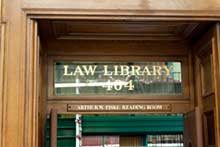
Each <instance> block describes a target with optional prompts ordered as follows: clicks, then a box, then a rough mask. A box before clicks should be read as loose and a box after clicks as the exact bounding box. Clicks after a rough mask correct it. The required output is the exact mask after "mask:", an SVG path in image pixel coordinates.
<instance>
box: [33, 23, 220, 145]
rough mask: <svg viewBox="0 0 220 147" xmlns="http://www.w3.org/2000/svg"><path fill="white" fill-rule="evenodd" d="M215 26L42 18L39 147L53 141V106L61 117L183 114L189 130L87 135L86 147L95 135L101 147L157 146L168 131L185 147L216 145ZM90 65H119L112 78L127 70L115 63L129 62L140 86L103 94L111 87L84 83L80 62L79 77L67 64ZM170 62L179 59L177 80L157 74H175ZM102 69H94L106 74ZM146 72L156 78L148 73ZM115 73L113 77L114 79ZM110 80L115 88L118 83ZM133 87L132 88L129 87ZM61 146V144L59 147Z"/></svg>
mask: <svg viewBox="0 0 220 147" xmlns="http://www.w3.org/2000/svg"><path fill="white" fill-rule="evenodd" d="M215 26H216V24H215V22H205V21H166V22H165V21H163V22H161V21H129V20H127V21H121V20H45V19H44V20H38V35H39V36H38V37H39V42H38V43H39V44H38V46H37V47H39V50H40V66H39V67H40V70H39V71H40V72H39V73H40V79H41V80H40V84H41V85H40V89H41V90H40V100H39V104H40V105H39V116H40V117H39V132H40V133H39V138H41V139H40V140H41V143H40V144H41V146H45V144H46V146H51V142H50V141H49V142H48V141H47V139H48V136H47V135H46V133H45V130H47V129H48V123H47V121H48V120H47V116H48V114H50V112H51V111H52V110H54V109H55V110H56V111H57V112H58V114H59V115H58V117H57V121H59V117H60V116H61V117H63V116H64V115H67V114H68V115H71V116H70V119H71V117H73V116H74V115H75V114H77V113H80V114H82V115H88V114H89V115H91V114H93V115H94V114H96V115H97V116H102V115H103V116H104V115H109V114H111V115H123V116H129V115H131V114H132V115H133V114H134V115H135V116H138V115H146V116H150V115H151V114H162V116H163V115H165V116H167V117H168V116H178V115H177V114H183V116H181V117H183V121H182V123H183V124H184V126H185V127H184V130H182V132H183V133H182V134H181V133H180V134H175V133H174V134H173V133H169V131H168V133H167V132H165V133H159V134H157V133H156V134H155V133H152V132H151V133H149V134H148V133H147V134H143V133H142V134H141V133H140V134H139V133H135V135H134V136H133V134H129V133H128V134H117V133H116V134H114V133H113V134H112V133H110V134H105V133H104V134H103V133H100V134H94V135H93V134H90V133H88V134H85V139H84V140H85V141H84V142H85V146H87V145H88V144H86V143H88V142H87V141H86V140H91V138H92V139H95V140H96V139H97V140H98V141H97V142H99V141H100V140H101V141H102V144H101V145H105V141H106V140H107V142H108V139H107V138H111V137H112V140H114V142H115V143H116V142H119V145H120V146H121V145H123V146H127V144H132V142H129V141H131V140H133V141H134V142H136V144H138V145H142V146H144V145H146V143H148V145H150V144H154V143H155V138H164V137H165V136H166V137H168V140H172V139H170V138H175V137H174V136H175V135H177V136H178V137H177V138H178V139H180V140H181V141H179V142H181V143H180V145H184V147H190V146H197V147H202V146H203V145H206V146H208V145H212V146H213V145H215V144H216V137H217V136H216V135H217V134H216V132H215V131H213V129H214V127H216V126H217V122H216V120H215V119H214V118H215V117H216V116H217V113H216V111H215V109H216V89H215V88H214V87H215V80H210V79H213V78H214V76H215V74H216V71H215V68H214V67H215V66H216V65H215V64H216V60H215V58H216V57H215V52H214V50H215V47H216V44H215V43H216V42H215V41H214V39H215V31H216V29H213V28H215ZM85 63H87V65H93V66H94V67H96V66H99V65H101V66H102V67H106V71H107V69H110V68H107V65H108V66H112V67H114V72H111V71H110V72H109V70H108V72H106V73H107V74H106V75H107V76H108V77H107V78H108V79H107V81H108V80H112V79H113V78H114V76H118V75H120V74H122V71H123V70H122V71H118V70H117V69H119V64H118V63H121V64H120V65H123V66H124V67H125V65H126V69H129V70H130V69H132V68H133V71H132V70H131V71H129V72H131V73H132V72H133V73H134V74H133V75H132V76H136V77H137V78H134V81H135V82H136V86H135V87H136V89H135V90H134V91H132V92H130V91H128V90H127V91H126V90H123V91H120V90H121V87H120V88H119V87H117V86H118V85H116V86H115V87H114V89H113V90H112V91H110V92H109V91H106V90H108V87H107V88H106V87H105V88H106V89H104V90H103V89H101V90H99V89H98V88H91V85H94V83H92V84H91V83H90V84H88V83H86V84H85V82H86V80H85V78H87V77H86V76H87V75H86V74H85V73H83V72H86V70H85V69H84V68H83V72H82V73H80V72H81V71H80V70H81V67H79V68H78V72H79V73H80V74H81V75H79V76H82V77H81V79H80V78H75V77H71V76H75V75H77V74H75V75H74V73H75V71H76V70H75V69H74V68H72V69H71V68H68V66H69V67H71V66H72V67H74V66H75V67H77V66H78V65H81V66H82V67H83V66H84V64H85ZM171 63H178V64H177V65H178V67H179V68H176V69H175V70H173V71H174V72H177V71H178V75H180V76H179V78H177V77H176V76H175V74H172V75H171V74H169V76H164V77H163V78H158V76H161V75H162V76H163V74H164V75H166V74H168V73H170V72H168V70H165V69H166V68H167V67H169V66H170V65H171ZM143 64H144V65H146V66H143ZM172 65H173V64H172ZM59 66H60V68H59ZM88 67H89V66H88ZM139 67H140V70H139ZM142 67H144V68H142ZM148 67H149V69H148ZM161 67H164V69H162V68H161ZM156 68H157V69H156ZM69 69H70V70H69ZM151 69H152V70H151ZM153 69H154V70H153ZM159 69H162V70H159ZM71 70H72V71H71ZM100 71H101V70H99V71H98V72H97V73H102V72H100ZM129 72H127V73H129ZM174 72H173V73H174ZM116 73H120V74H118V75H117V74H116ZM143 73H144V74H146V73H147V74H148V75H150V76H151V77H150V78H149V77H147V78H146V77H145V75H144V74H143ZM153 73H155V74H153ZM95 74H96V73H95ZM113 74H115V75H114V76H112V75H113ZM59 75H60V76H59ZM106 75H105V76H106ZM140 75H142V76H143V77H144V78H143V77H140ZM155 75H156V76H155ZM63 76H68V78H66V79H65V80H66V81H65V80H63V79H62V78H63ZM126 76H130V75H126ZM153 76H155V77H153ZM97 77H98V78H100V79H106V77H105V78H101V77H102V76H101V75H98V74H97V76H96V77H95V78H97ZM109 77H111V79H109ZM90 78H92V80H91V79H90V82H91V81H92V82H94V81H96V80H97V79H95V78H94V76H91V75H90ZM120 78H121V77H120ZM138 78H139V79H138ZM73 79H74V80H75V81H77V82H75V83H70V82H69V80H70V81H71V80H73ZM76 79H78V80H76ZM79 79H80V80H79ZM143 79H144V80H143ZM149 79H150V80H149ZM176 79H177V80H176ZM62 80H63V81H62ZM82 80H85V81H83V83H82V82H80V81H82ZM123 80H125V79H122V83H123V82H124V81H123ZM59 82H60V83H59ZM68 82H69V83H68ZM71 82H72V81H71ZM98 82H100V81H98ZM101 82H102V83H103V81H101ZM111 82H112V81H110V85H111V84H115V83H111ZM119 83H121V82H119ZM77 84H78V85H77ZM96 84H97V81H96ZM108 84H109V83H108ZM66 85H69V86H70V87H68V88H70V89H65V88H66V87H65V86H66ZM76 85H77V86H76ZM79 85H84V86H85V85H87V86H88V85H90V87H89V88H88V87H84V90H82V89H83V88H81V91H80V90H79V89H80V88H79ZM56 86H58V87H56ZM59 86H61V87H59ZM71 86H75V87H71ZM125 86H127V85H125ZM62 88H63V89H62ZM71 88H72V89H71ZM73 88H75V89H73ZM130 89H133V88H132V87H130ZM84 106H86V107H87V106H89V108H86V109H84ZM90 106H91V107H90ZM107 106H111V108H107ZM96 107H97V109H96ZM99 107H100V108H101V109H99ZM102 107H104V108H102ZM124 107H125V109H124ZM127 107H128V108H127ZM131 107H132V108H131ZM122 108H123V109H122ZM148 108H149V109H148ZM197 112H199V113H197ZM97 116H96V117H97ZM123 116H121V117H123ZM185 116H187V117H185ZM178 117H179V116H178ZM185 118H188V119H185ZM72 120H74V119H72ZM162 122H163V121H162ZM191 122H193V124H192V123H191ZM46 124H47V125H46ZM51 125H52V124H51ZM188 126H190V127H188ZM212 126H214V127H212ZM67 128H68V127H67ZM173 128H175V127H172V128H170V131H172V129H173ZM103 130H104V129H103ZM128 130H129V129H128ZM46 132H47V131H46ZM68 133H70V134H71V133H73V132H67V134H68ZM58 134H59V132H58ZM72 135H73V134H72ZM97 135H98V136H97ZM164 135H165V136H164ZM169 135H170V136H169ZM210 136H212V137H210ZM72 137H73V136H72ZM67 138H68V137H67ZM131 138H132V139H131ZM182 138H184V139H182ZM213 138H214V139H213ZM63 140H65V138H63ZM73 140H74V139H73ZM110 140H111V139H110ZM152 140H153V141H152ZM174 140H175V139H174ZM182 140H183V141H184V143H182ZM156 141H157V139H156ZM179 142H178V143H179ZM56 143H58V142H56ZM72 143H73V142H72ZM73 144H74V143H73ZM62 145H63V144H62V143H61V144H60V146H62ZM132 145H133V144H132ZM154 145H155V144H154ZM58 146H59V145H58ZM67 146H68V145H67ZM71 146H72V145H71ZM51 147H53V146H51Z"/></svg>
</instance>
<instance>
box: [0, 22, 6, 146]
mask: <svg viewBox="0 0 220 147" xmlns="http://www.w3.org/2000/svg"><path fill="white" fill-rule="evenodd" d="M5 32H6V24H4V23H1V24H0V147H2V146H3V135H4V133H5V128H4V125H5V108H6V107H5V106H6V103H5V98H4V92H3V91H4V88H5V80H4V79H5V74H4V72H5V71H4V67H5V64H4V62H5V61H4V60H5V52H6V50H5V41H6V36H5V35H6V33H5Z"/></svg>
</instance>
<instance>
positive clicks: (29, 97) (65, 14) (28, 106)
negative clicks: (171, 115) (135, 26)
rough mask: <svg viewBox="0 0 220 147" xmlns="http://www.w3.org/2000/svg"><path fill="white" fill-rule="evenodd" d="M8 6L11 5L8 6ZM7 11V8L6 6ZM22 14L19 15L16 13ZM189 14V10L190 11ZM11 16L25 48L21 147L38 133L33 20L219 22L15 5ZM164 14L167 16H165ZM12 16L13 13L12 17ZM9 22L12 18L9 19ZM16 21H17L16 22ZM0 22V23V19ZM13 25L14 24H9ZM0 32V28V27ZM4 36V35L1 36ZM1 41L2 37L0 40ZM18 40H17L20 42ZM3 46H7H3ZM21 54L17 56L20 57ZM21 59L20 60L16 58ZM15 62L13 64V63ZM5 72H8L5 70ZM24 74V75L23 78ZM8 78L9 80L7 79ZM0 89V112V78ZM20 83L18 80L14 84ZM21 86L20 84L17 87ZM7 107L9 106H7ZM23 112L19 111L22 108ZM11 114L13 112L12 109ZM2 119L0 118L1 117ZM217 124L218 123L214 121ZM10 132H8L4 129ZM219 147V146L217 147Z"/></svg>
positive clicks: (33, 144)
mask: <svg viewBox="0 0 220 147" xmlns="http://www.w3.org/2000/svg"><path fill="white" fill-rule="evenodd" d="M11 7H12V6H11ZM9 8H10V7H9ZM20 11H22V12H20ZM190 12H191V11H190ZM14 13H22V14H21V16H22V20H21V21H19V23H21V24H19V25H21V26H22V29H24V30H25V31H24V32H25V33H26V34H25V35H24V34H23V35H22V34H21V35H20V36H21V38H24V40H25V41H24V42H22V43H21V45H22V47H24V48H25V49H24V50H23V51H22V53H24V54H25V56H24V58H25V59H24V61H26V62H25V65H23V66H21V67H23V68H24V69H23V70H24V74H23V73H21V75H19V76H18V77H20V78H21V83H22V82H24V83H25V84H24V85H25V86H24V89H23V88H21V89H22V91H24V92H23V93H22V92H21V93H20V95H19V96H17V97H18V98H21V101H20V102H19V104H23V105H24V106H25V108H24V110H19V112H21V113H23V114H20V115H21V116H19V117H22V116H23V117H24V118H22V120H20V119H21V118H19V122H18V123H19V125H16V126H23V129H22V128H21V129H20V130H23V131H22V132H21V134H20V133H18V132H19V130H18V132H16V134H17V135H18V134H20V135H21V136H19V138H18V139H16V140H17V141H18V142H16V143H14V144H15V145H16V146H23V147H38V131H37V123H38V117H37V116H38V96H39V93H38V89H39V83H38V75H37V73H38V61H39V52H38V51H39V50H38V49H37V22H36V20H37V19H84V20H86V19H101V20H102V19H103V20H104V19H105V20H106V19H109V20H112V19H114V20H133V21H134V20H137V21H140V20H146V21H147V20H158V21H188V20H193V21H195V20H197V21H199V20H201V21H202V20H212V21H220V15H219V16H216V15H214V14H213V15H211V16H210V15H209V13H208V12H207V13H202V14H201V16H200V15H198V13H188V14H185V15H182V11H176V14H175V12H171V13H168V11H167V12H166V11H165V12H158V13H155V11H150V13H148V14H147V15H145V13H146V12H144V13H142V15H140V16H134V15H133V16H132V13H133V12H131V14H130V15H128V14H124V15H123V14H122V15H121V14H115V15H114V14H113V13H112V14H110V15H108V14H107V13H106V12H105V13H104V14H103V13H102V11H100V12H94V11H91V12H87V11H84V12H83V10H74V11H64V10H63V11H62V10H61V11H58V10H49V9H47V10H40V9H31V8H30V9H28V8H24V9H22V10H20V5H19V6H16V11H15V12H14ZM166 14H168V15H169V16H167V15H166ZM13 15H15V14H13ZM10 19H13V18H10ZM16 21H17V20H16ZM1 23H2V20H1ZM13 25H16V24H13ZM1 30H2V28H1ZM6 34H9V32H8V31H6ZM3 36H5V35H3ZM1 39H2V38H1ZM8 39H10V38H7V43H8ZM4 40H6V39H5V37H4ZM20 41H21V40H20ZM9 43H11V42H9ZM6 46H7V45H6ZM4 48H5V46H4V45H3V46H2V47H1V49H4ZM22 53H21V54H22ZM8 56H9V55H7V56H6V57H3V58H2V59H1V61H0V62H1V64H3V63H4V64H3V67H2V68H3V69H4V68H5V67H6V65H7V64H9V58H8ZM19 58H21V57H19ZM13 62H16V61H13ZM20 62H21V63H23V61H20ZM6 70H8V69H6ZM7 74H9V73H4V71H3V70H2V71H0V77H5V76H7ZM23 75H25V76H23ZM9 78H10V77H9ZM0 80H1V81H0V84H1V85H0V86H2V89H3V92H1V91H0V92H1V93H0V94H1V95H2V93H4V96H2V97H3V99H2V100H1V101H2V104H1V105H2V106H1V107H3V108H1V110H4V109H6V105H7V103H8V102H11V101H12V100H11V97H12V95H9V97H10V101H8V100H7V101H6V97H7V96H8V93H7V86H6V85H5V84H7V83H6V82H8V81H7V80H5V79H3V78H2V79H0ZM17 82H20V81H17ZM21 86H23V84H22V85H21ZM14 105H15V106H16V109H17V108H22V107H23V106H19V107H18V106H17V103H16V104H14ZM10 106H11V105H10ZM7 109H12V108H7ZM22 109H23V108H22ZM14 111H15V110H14ZM14 111H12V112H11V111H10V112H7V111H6V110H5V111H4V112H2V114H3V115H7V114H12V113H13V112H14ZM1 117H2V116H1ZM2 118H3V117H2ZM2 118H1V119H2ZM218 119H219V118H218ZM9 121H10V120H7V121H6V120H3V125H2V126H3V127H2V128H3V129H4V128H6V127H7V124H6V123H7V122H9ZM218 121H219V122H220V120H218ZM8 131H10V130H8ZM4 132H5V131H2V130H1V135H0V137H1V138H3V141H1V144H0V146H3V147H5V146H7V142H8V141H9V139H7V142H6V143H5V140H6V137H8V136H13V134H10V133H9V132H8V133H7V134H6V135H5V137H2V134H3V133H4ZM217 147H219V145H218V146H217Z"/></svg>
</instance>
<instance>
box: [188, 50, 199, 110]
mask: <svg viewBox="0 0 220 147" xmlns="http://www.w3.org/2000/svg"><path fill="white" fill-rule="evenodd" d="M188 60H189V61H188V62H189V64H188V71H189V79H188V81H189V83H188V85H189V97H190V105H191V109H192V110H193V108H194V107H196V103H195V99H196V97H195V95H196V94H195V93H196V92H195V89H196V88H195V85H196V84H195V80H194V78H195V77H196V76H194V71H195V70H194V67H195V66H194V65H193V64H194V62H193V51H192V50H190V51H189V57H188ZM198 108H199V107H198Z"/></svg>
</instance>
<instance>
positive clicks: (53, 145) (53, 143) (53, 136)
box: [50, 109, 57, 147]
mask: <svg viewBox="0 0 220 147" xmlns="http://www.w3.org/2000/svg"><path fill="white" fill-rule="evenodd" d="M50 123H51V125H50V126H51V128H50V147H57V110H55V109H52V110H51V120H50Z"/></svg>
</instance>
